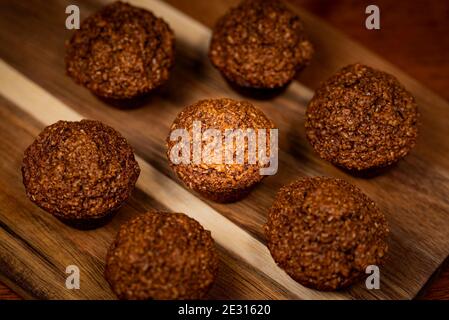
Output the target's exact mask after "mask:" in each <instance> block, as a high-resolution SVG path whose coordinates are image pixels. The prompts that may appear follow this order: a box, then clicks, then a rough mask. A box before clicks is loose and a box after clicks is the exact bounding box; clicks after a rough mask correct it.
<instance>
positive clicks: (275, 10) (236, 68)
mask: <svg viewBox="0 0 449 320" xmlns="http://www.w3.org/2000/svg"><path fill="white" fill-rule="evenodd" d="M312 54H313V47H312V44H311V43H310V41H309V40H308V39H307V36H306V35H305V33H304V29H303V25H302V22H301V20H300V19H299V17H298V16H297V15H295V14H294V13H293V12H292V11H290V10H289V9H288V8H287V7H285V6H284V5H283V4H282V3H281V2H279V1H275V0H271V1H267V0H246V1H243V2H242V3H241V4H240V5H239V6H238V7H235V8H233V9H231V10H230V11H229V12H228V13H226V14H225V15H224V16H223V17H222V18H221V19H220V20H219V21H218V22H217V24H216V26H215V28H214V30H213V34H212V40H211V44H210V49H209V57H210V59H211V61H212V64H213V65H214V66H215V67H216V68H217V69H218V70H220V72H221V73H222V74H223V75H224V77H225V78H226V79H228V80H229V81H230V82H232V83H236V84H237V85H239V86H242V87H251V88H278V87H282V86H284V85H286V84H288V83H289V82H290V81H291V80H292V79H293V78H294V76H295V74H296V73H297V72H298V71H299V70H300V69H301V68H303V67H304V66H306V65H307V64H308V63H309V60H310V59H311V57H312Z"/></svg>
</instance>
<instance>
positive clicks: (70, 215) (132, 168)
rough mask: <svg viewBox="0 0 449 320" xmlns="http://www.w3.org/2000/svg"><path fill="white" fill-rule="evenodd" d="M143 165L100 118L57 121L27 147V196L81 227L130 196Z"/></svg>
mask: <svg viewBox="0 0 449 320" xmlns="http://www.w3.org/2000/svg"><path fill="white" fill-rule="evenodd" d="M139 173H140V169H139V165H138V164H137V162H136V160H135V159H134V153H133V150H132V148H131V147H130V145H129V144H128V143H127V142H126V140H125V138H123V137H122V136H121V135H120V134H119V133H118V132H117V131H115V130H114V129H113V128H111V127H109V126H107V125H104V124H103V123H101V122H99V121H93V120H82V121H79V122H69V121H58V122H56V123H55V124H52V125H51V126H48V127H46V128H45V129H44V130H43V131H42V132H41V133H40V134H39V136H38V137H37V138H36V140H35V141H34V142H33V143H32V144H31V145H30V146H29V147H28V148H27V149H26V150H25V154H24V158H23V164H22V175H23V184H24V185H25V189H26V193H27V196H28V197H29V198H30V199H31V201H33V202H34V203H36V204H37V205H38V206H39V207H41V208H42V209H44V210H46V211H48V212H50V213H51V214H53V215H54V216H56V217H57V218H59V219H61V220H62V221H64V222H66V223H68V224H71V225H73V226H75V227H78V228H91V227H97V226H99V225H101V224H102V223H103V222H105V221H106V220H107V219H108V218H110V217H111V216H112V214H113V213H115V211H116V210H117V209H118V208H119V207H120V206H121V205H122V204H123V203H124V201H126V199H128V197H129V196H130V194H131V192H132V190H133V189H134V185H135V183H136V180H137V178H138V176H139Z"/></svg>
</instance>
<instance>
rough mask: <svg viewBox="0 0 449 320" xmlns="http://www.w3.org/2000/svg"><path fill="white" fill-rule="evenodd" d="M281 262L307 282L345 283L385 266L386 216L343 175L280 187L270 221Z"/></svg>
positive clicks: (322, 286)
mask: <svg viewBox="0 0 449 320" xmlns="http://www.w3.org/2000/svg"><path fill="white" fill-rule="evenodd" d="M264 229H265V235H266V239H267V243H268V248H269V250H270V252H271V255H272V256H273V258H274V260H275V261H276V263H277V264H278V265H279V266H280V267H281V268H283V269H284V270H285V271H286V272H287V274H289V275H290V276H291V277H292V278H293V279H295V280H296V281H298V282H299V283H301V284H302V285H304V286H306V287H310V288H314V289H317V290H326V291H328V290H337V289H342V288H345V287H347V286H349V285H351V284H352V283H354V282H355V281H357V280H358V279H359V278H360V277H362V276H363V275H365V269H366V267H367V266H368V265H377V266H380V265H381V264H382V262H383V260H384V258H385V255H386V252H387V249H388V245H387V236H388V233H389V230H388V225H387V222H386V219H385V216H384V215H383V214H382V213H381V212H380V211H379V209H378V208H377V207H376V205H375V204H374V202H373V201H372V200H370V199H369V198H368V197H367V196H366V195H365V194H363V193H362V191H360V190H359V189H358V188H357V187H355V186H353V185H351V184H349V183H347V182H345V181H344V180H341V179H334V178H324V177H315V178H301V179H299V180H297V181H295V182H293V183H292V184H290V185H287V186H284V187H283V188H281V189H280V191H279V192H278V194H277V197H276V199H275V201H274V203H273V206H272V207H271V209H270V211H269V214H268V221H267V223H266V225H265V226H264Z"/></svg>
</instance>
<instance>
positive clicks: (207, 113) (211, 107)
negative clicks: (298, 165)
mask: <svg viewBox="0 0 449 320" xmlns="http://www.w3.org/2000/svg"><path fill="white" fill-rule="evenodd" d="M194 122H201V132H202V134H204V132H205V131H206V130H207V129H217V130H219V131H220V132H221V133H222V140H220V142H221V149H220V150H221V152H220V153H221V155H222V162H221V163H220V162H213V160H210V161H209V163H208V161H207V160H209V159H208V158H209V155H207V154H205V155H202V158H201V161H200V162H199V163H195V162H194V161H193V151H192V152H191V154H192V155H191V157H190V159H189V160H191V161H190V162H189V163H177V164H175V163H174V162H173V161H172V160H173V159H172V158H171V152H172V148H173V147H174V146H175V145H176V144H177V143H178V141H177V140H174V141H173V140H171V139H170V135H171V133H172V132H174V131H175V130H177V129H186V130H188V132H189V136H190V138H191V139H192V140H193V130H192V128H193V124H194ZM272 128H274V125H273V123H272V122H271V121H270V120H269V119H268V118H267V117H266V116H265V115H264V114H263V113H262V111H260V110H258V109H257V108H255V107H254V106H253V105H252V104H251V103H249V102H246V101H236V100H232V99H224V98H223V99H209V100H201V101H198V102H197V103H195V104H193V105H191V106H188V107H186V108H185V109H184V110H182V111H181V112H180V113H179V114H178V116H177V117H176V119H175V120H174V122H173V124H172V126H171V128H170V134H169V136H168V137H167V157H168V159H169V162H170V166H171V167H172V168H173V170H174V171H175V172H176V174H177V176H178V177H179V179H181V181H182V182H184V184H185V185H187V186H188V187H189V188H191V189H193V190H195V191H196V192H198V193H199V194H201V195H203V196H204V197H206V198H208V199H211V200H213V201H217V202H232V201H237V200H240V199H241V198H243V197H244V196H246V195H247V194H248V193H249V192H250V191H251V189H252V188H253V187H254V186H255V185H256V184H257V183H258V182H260V181H261V180H262V179H263V178H264V175H261V174H260V169H261V168H263V167H266V166H267V164H262V163H261V162H260V161H259V159H257V162H255V163H253V164H251V163H250V162H249V161H248V143H247V140H245V142H244V145H243V149H242V150H243V152H244V163H243V164H239V163H232V164H226V163H225V161H224V160H225V154H226V153H227V152H229V153H231V154H233V156H234V159H237V156H236V155H237V154H238V153H241V152H239V150H238V149H237V148H232V146H231V147H229V148H228V147H227V146H226V142H225V134H224V133H225V131H226V129H242V130H246V129H254V130H258V129H261V130H265V132H266V137H267V139H266V140H267V150H268V151H269V152H268V153H270V152H271V150H270V145H269V142H270V133H269V129H272ZM209 142H210V140H205V141H203V144H202V147H203V149H205V145H206V144H207V143H209ZM192 149H193V148H191V150H192ZM270 154H271V153H270ZM213 155H214V154H213V153H212V152H211V154H210V158H211V159H212V158H213V157H212V156H213Z"/></svg>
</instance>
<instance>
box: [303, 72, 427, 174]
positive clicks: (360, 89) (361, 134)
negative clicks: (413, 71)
mask: <svg viewBox="0 0 449 320" xmlns="http://www.w3.org/2000/svg"><path fill="white" fill-rule="evenodd" d="M306 133H307V138H308V139H309V141H310V143H311V144H312V146H313V148H314V149H315V151H316V152H317V153H318V154H319V155H320V157H321V158H323V159H325V160H328V161H330V162H332V163H333V164H335V165H338V166H341V167H343V168H346V169H349V170H358V171H360V170H367V169H373V168H379V167H385V166H388V165H391V164H393V163H395V162H396V161H398V160H399V159H401V158H403V157H404V156H406V155H407V153H408V152H409V151H410V149H412V148H413V147H414V146H415V142H416V138H417V135H418V108H417V105H416V103H415V99H414V98H413V96H412V95H411V94H410V93H409V92H408V91H407V90H405V89H404V87H403V86H402V85H401V84H400V83H399V82H398V80H397V79H396V78H395V77H393V76H391V75H389V74H387V73H385V72H382V71H378V70H375V69H372V68H370V67H367V66H364V65H361V64H354V65H350V66H347V67H345V68H343V69H342V70H340V71H339V72H338V73H337V74H335V75H334V76H333V77H331V78H330V79H329V80H327V81H325V82H324V83H323V84H321V86H320V87H319V88H318V90H317V91H316V92H315V96H314V97H313V99H312V100H311V101H310V103H309V105H308V107H307V112H306Z"/></svg>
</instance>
